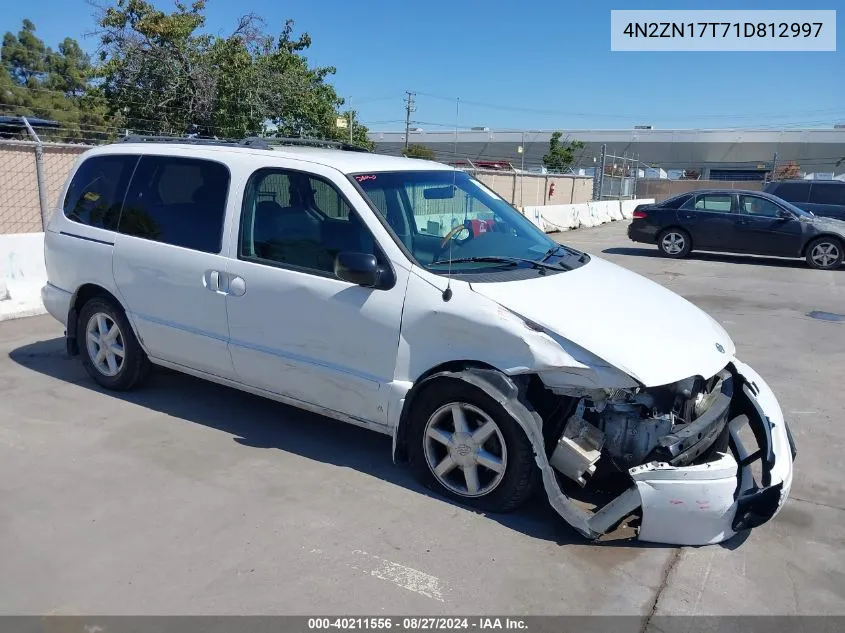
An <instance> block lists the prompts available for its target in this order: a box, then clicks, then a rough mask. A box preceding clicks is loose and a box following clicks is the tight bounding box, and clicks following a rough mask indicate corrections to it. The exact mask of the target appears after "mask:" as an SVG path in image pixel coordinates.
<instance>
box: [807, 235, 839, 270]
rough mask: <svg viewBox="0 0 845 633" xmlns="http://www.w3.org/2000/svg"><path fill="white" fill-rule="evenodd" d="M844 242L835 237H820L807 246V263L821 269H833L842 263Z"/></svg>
mask: <svg viewBox="0 0 845 633" xmlns="http://www.w3.org/2000/svg"><path fill="white" fill-rule="evenodd" d="M842 256H843V248H842V242H841V241H840V240H837V239H836V238H835V237H820V238H817V239H815V240H813V241H812V242H810V244H809V245H808V246H807V263H808V264H809V265H810V266H812V267H813V268H818V269H820V270H832V269H834V268H838V267H839V265H840V264H842Z"/></svg>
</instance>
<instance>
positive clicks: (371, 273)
mask: <svg viewBox="0 0 845 633" xmlns="http://www.w3.org/2000/svg"><path fill="white" fill-rule="evenodd" d="M58 206H59V208H57V210H56V212H55V213H53V215H52V219H51V220H50V223H49V227H48V229H47V231H46V236H45V258H46V264H47V274H48V283H47V285H46V286H44V288H43V291H42V296H43V300H44V304H45V306H46V307H47V309H48V311H49V312H50V313H51V314H52V315H53V316H54V317H55V318H56V319H58V320H59V321H61V322H62V323H63V324H64V325H65V327H66V338H67V349H68V352H69V353H70V354H74V355H75V354H79V355H81V357H82V362H83V363H84V365H85V368H86V369H87V371H88V373H89V374H90V375H91V377H92V378H93V379H94V380H95V381H96V382H97V383H99V384H100V385H101V386H103V387H105V388H107V389H116V390H123V389H130V388H133V387H136V386H138V385H139V384H140V383H141V382H143V380H144V378H145V377H146V376H147V375H148V374H149V372H150V369H151V367H152V366H153V365H159V366H163V367H168V368H171V369H175V370H178V371H182V372H185V373H188V374H192V375H194V376H199V377H202V378H205V379H208V380H211V381H214V382H216V383H220V384H223V385H228V386H231V387H235V388H237V389H243V390H245V391H249V392H251V393H254V394H259V395H261V396H266V397H268V398H272V399H275V400H279V401H281V402H285V403H288V404H291V405H294V406H296V407H301V408H304V409H308V410H311V411H315V412H319V413H322V414H324V415H327V416H330V417H332V418H336V419H339V420H343V421H345V422H350V423H352V424H357V425H360V426H363V427H366V428H368V429H372V430H375V431H379V432H381V433H385V434H388V435H390V436H392V437H393V452H394V459H396V460H401V461H407V462H409V464H410V467H411V469H412V470H413V472H414V473H415V475H416V476H417V477H418V478H419V479H420V480H421V481H422V482H423V483H424V484H425V485H427V486H429V487H431V488H432V489H434V490H437V491H439V492H440V493H442V494H443V495H445V496H447V497H450V498H452V499H453V500H456V501H458V502H460V503H462V504H465V505H468V506H472V507H475V508H478V509H480V510H483V511H508V510H512V509H515V508H517V507H518V506H519V505H520V504H522V503H523V502H524V501H525V500H526V499H527V498H528V497H529V496H530V495H531V494H532V492H533V491H534V490H535V488H536V487H537V486H538V485H542V487H543V488H544V489H545V493H546V495H547V496H548V499H549V502H550V503H551V505H552V506H553V507H554V509H555V510H556V511H557V512H558V513H559V514H560V515H561V517H563V519H565V520H566V521H567V522H568V523H569V524H570V525H572V526H573V527H574V528H575V529H576V530H578V531H579V532H581V533H582V534H583V535H585V536H586V537H588V538H597V537H599V536H601V535H602V534H604V533H606V532H608V531H610V530H612V529H614V528H616V527H617V526H619V525H620V524H622V523H623V522H624V523H625V524H626V525H631V526H634V527H635V528H636V529H637V530H638V536H639V538H640V539H642V540H646V541H656V542H664V543H675V544H690V545H697V544H706V543H717V542H720V541H723V540H725V539H727V538H730V537H731V536H733V535H734V534H735V533H737V532H739V531H743V530H748V529H750V528H753V527H755V526H757V525H760V524H762V523H764V522H766V521H767V520H769V519H771V518H772V517H773V516H774V515H775V514H776V513H777V512H778V510H779V509H780V508H781V507H782V505H783V503H784V502H785V500H786V497H787V495H788V493H789V489H790V485H791V483H792V462H793V459H794V456H795V446H794V443H793V441H792V436H791V434H790V432H789V429H788V427H787V425H786V422H785V421H784V418H783V414H782V413H781V409H780V406H779V405H778V402H777V400H776V398H775V396H774V394H773V393H772V391H771V390H770V389H769V387H768V385H767V384H766V383H765V381H764V380H763V379H762V378H761V377H760V376H759V375H758V374H757V373H756V372H755V371H754V370H753V369H751V368H750V367H748V366H747V365H745V364H743V363H742V362H740V361H739V360H738V359H737V358H736V357H735V356H734V352H735V348H734V345H733V343H732V342H731V340H730V338H729V337H728V335H727V333H726V332H725V331H724V330H723V329H722V327H721V326H720V325H719V324H718V323H717V322H716V321H715V320H713V319H712V318H710V317H709V316H708V315H707V314H705V313H704V312H702V311H701V310H699V309H698V308H696V307H695V306H694V305H692V304H691V303H689V302H687V301H686V300H684V299H682V298H681V297H679V296H677V295H675V294H673V293H671V292H669V291H668V290H666V289H665V288H663V287H662V286H659V285H657V284H655V283H653V282H651V281H648V280H646V279H644V278H643V277H640V276H638V275H636V274H634V273H632V272H629V271H628V270H626V269H624V268H621V267H619V266H616V265H614V264H611V263H609V262H606V261H604V260H602V259H599V258H597V257H594V256H591V255H588V254H586V253H582V252H579V251H577V250H575V249H572V248H569V247H567V246H563V245H560V244H558V243H557V242H555V241H553V240H552V239H550V238H549V237H548V236H546V235H545V234H544V233H543V232H542V231H541V230H539V229H538V228H537V227H536V226H535V225H534V224H532V223H531V222H530V221H529V220H527V219H526V218H525V217H524V216H523V215H522V214H520V213H519V212H518V211H517V210H515V209H514V208H513V207H511V206H510V205H509V204H508V203H507V202H505V201H504V200H503V199H502V198H501V197H499V196H498V195H497V194H495V193H494V192H493V191H491V190H490V189H488V188H487V187H485V186H484V185H483V184H481V183H480V182H478V181H477V180H475V179H474V178H473V177H471V176H470V175H469V174H467V173H466V172H464V171H460V170H456V169H454V168H451V167H448V166H445V165H442V164H438V163H435V162H429V161H423V160H414V159H407V158H398V157H390V156H381V155H375V154H371V153H367V152H362V151H359V150H357V148H352V147H349V146H345V145H340V144H337V145H336V146H331V144H329V143H323V142H310V141H304V140H294V139H276V140H275V141H272V142H271V141H266V140H265V141H262V140H257V139H252V140H245V141H241V142H222V141H200V140H193V139H163V138H156V137H150V138H134V137H129V138H127V139H125V141H124V142H119V143H115V144H112V145H107V146H103V147H98V148H95V149H92V150H90V151H88V152H86V153H85V154H84V155H82V156H81V157H80V159H79V160H78V162H77V164H76V166H75V168H74V169H73V172H72V173H71V175H70V178H69V179H68V183H67V185H66V187H65V189H64V190H63V191H62V193H61V196H60V198H59V205H58ZM588 501H589V502H588Z"/></svg>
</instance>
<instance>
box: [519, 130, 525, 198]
mask: <svg viewBox="0 0 845 633" xmlns="http://www.w3.org/2000/svg"><path fill="white" fill-rule="evenodd" d="M521 147H522V163H521V164H520V167H519V210H520V211H522V212H523V213H525V208H524V204H523V195H524V193H525V130H523V131H522V145H521Z"/></svg>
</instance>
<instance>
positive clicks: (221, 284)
mask: <svg viewBox="0 0 845 633" xmlns="http://www.w3.org/2000/svg"><path fill="white" fill-rule="evenodd" d="M202 277H203V278H202V283H203V285H204V286H205V287H206V288H208V289H209V290H211V292H216V293H219V294H223V295H225V294H228V293H229V289H228V288H227V282H228V279H227V277H226V273H223V272H220V271H219V270H207V271H205V274H204V275H203V276H202Z"/></svg>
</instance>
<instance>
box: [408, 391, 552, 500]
mask: <svg viewBox="0 0 845 633" xmlns="http://www.w3.org/2000/svg"><path fill="white" fill-rule="evenodd" d="M413 406H414V409H413V411H412V413H411V419H410V420H409V422H410V433H409V447H408V448H409V451H408V452H409V458H410V459H409V461H410V465H411V469H412V471H413V473H414V475H415V476H416V477H417V479H418V480H419V481H420V482H421V483H422V484H423V485H425V486H426V487H428V488H430V489H432V490H434V491H436V492H439V493H441V494H443V495H445V496H447V497H450V498H452V499H455V500H456V501H460V502H461V503H464V504H466V505H469V506H472V507H475V508H478V509H480V510H485V511H490V512H508V511H510V510H514V509H516V508H517V507H519V506H520V505H522V503H524V502H525V500H526V499H528V498H529V497H530V496H531V493H532V491H533V489H534V485H535V484H536V481H537V479H538V477H537V475H538V471H537V466H536V464H535V462H534V451H533V449H532V447H531V442H530V441H529V439H528V438H527V437H526V435H525V432H524V431H523V430H522V427H520V425H519V423H518V422H517V421H516V420H514V419H513V418H512V417H511V415H510V414H509V413H508V412H507V411H505V409H504V408H503V407H502V406H501V405H500V404H499V403H498V402H496V401H495V400H494V399H493V398H491V397H490V396H489V395H488V394H487V393H485V392H484V391H482V390H481V389H479V388H478V387H476V386H474V385H471V384H468V383H466V382H463V381H461V380H460V379H457V378H443V379H440V380H438V381H437V382H435V383H433V384H432V385H430V386H428V387H426V388H425V389H424V391H423V392H422V393H420V394H419V396H418V397H417V398H416V399H415V402H414V405H413Z"/></svg>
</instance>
